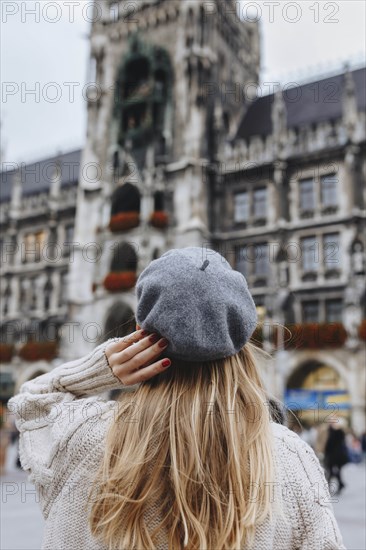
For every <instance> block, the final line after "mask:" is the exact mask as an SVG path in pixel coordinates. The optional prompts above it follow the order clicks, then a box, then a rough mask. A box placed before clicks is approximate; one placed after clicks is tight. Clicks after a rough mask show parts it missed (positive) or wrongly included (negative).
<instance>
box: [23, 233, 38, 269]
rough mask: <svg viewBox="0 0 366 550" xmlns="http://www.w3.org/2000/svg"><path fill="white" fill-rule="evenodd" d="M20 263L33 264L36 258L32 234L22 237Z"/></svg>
mask: <svg viewBox="0 0 366 550" xmlns="http://www.w3.org/2000/svg"><path fill="white" fill-rule="evenodd" d="M22 248H23V249H22V263H28V262H32V261H33V262H35V261H36V260H35V258H36V243H35V238H34V235H33V233H28V234H27V235H24V242H23V247H22Z"/></svg>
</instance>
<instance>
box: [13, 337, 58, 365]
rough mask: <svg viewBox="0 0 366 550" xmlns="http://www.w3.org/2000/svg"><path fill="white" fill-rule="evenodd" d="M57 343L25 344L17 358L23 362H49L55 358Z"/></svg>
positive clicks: (32, 342)
mask: <svg viewBox="0 0 366 550" xmlns="http://www.w3.org/2000/svg"><path fill="white" fill-rule="evenodd" d="M57 350H58V342H57V341H54V340H53V341H50V342H34V341H29V342H26V343H25V344H24V345H23V346H22V347H21V348H20V350H19V357H20V358H21V359H24V360H25V361H39V360H41V359H43V360H45V361H51V360H52V359H54V358H55V357H56V356H57Z"/></svg>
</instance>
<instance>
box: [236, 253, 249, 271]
mask: <svg viewBox="0 0 366 550" xmlns="http://www.w3.org/2000/svg"><path fill="white" fill-rule="evenodd" d="M235 269H236V270H237V271H239V272H240V273H242V274H243V275H244V277H248V275H249V270H248V259H247V247H246V246H240V247H238V248H237V249H236V257H235Z"/></svg>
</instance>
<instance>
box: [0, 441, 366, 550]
mask: <svg viewBox="0 0 366 550" xmlns="http://www.w3.org/2000/svg"><path fill="white" fill-rule="evenodd" d="M14 462H15V449H14V448H12V449H11V452H10V453H9V456H8V469H7V474H6V475H3V476H1V525H0V527H1V530H0V549H1V550H40V548H41V542H42V529H43V518H42V515H41V512H40V509H39V505H38V504H37V502H36V496H35V491H34V487H33V485H32V484H30V483H27V478H28V475H27V474H26V473H25V472H22V471H20V470H17V469H16V468H14V467H13V463H14ZM365 471H366V468H365V465H364V464H363V465H362V464H357V465H356V464H349V465H347V466H345V468H344V480H345V483H346V488H345V489H344V492H343V493H342V495H341V496H339V497H333V499H332V500H333V506H334V510H335V514H336V517H337V520H338V522H339V525H340V528H341V531H342V535H343V539H344V542H345V545H346V547H347V550H366V529H365V518H366V505H365V501H366V481H365V477H366V476H365ZM54 550H57V549H56V548H55V549H54ZM75 550H78V549H75ZM276 550H287V549H285V548H284V549H280V548H278V549H276Z"/></svg>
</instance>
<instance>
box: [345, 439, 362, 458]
mask: <svg viewBox="0 0 366 550" xmlns="http://www.w3.org/2000/svg"><path fill="white" fill-rule="evenodd" d="M346 445H347V449H348V456H349V460H350V462H353V464H359V463H360V462H362V447H361V441H360V440H359V439H358V437H357V436H356V434H355V433H354V432H352V431H351V432H349V433H348V434H347V435H346Z"/></svg>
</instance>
